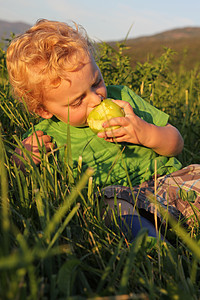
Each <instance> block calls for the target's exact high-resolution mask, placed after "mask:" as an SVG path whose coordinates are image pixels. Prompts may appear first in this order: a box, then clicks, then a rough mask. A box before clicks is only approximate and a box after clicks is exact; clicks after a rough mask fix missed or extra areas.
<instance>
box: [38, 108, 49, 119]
mask: <svg viewBox="0 0 200 300" xmlns="http://www.w3.org/2000/svg"><path fill="white" fill-rule="evenodd" d="M35 112H36V114H38V115H39V116H40V117H42V118H43V119H51V118H52V117H53V114H52V113H50V112H49V111H48V110H46V109H44V108H43V107H39V108H37V109H36V110H35Z"/></svg>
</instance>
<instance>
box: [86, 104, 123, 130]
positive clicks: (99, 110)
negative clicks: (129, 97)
mask: <svg viewBox="0 0 200 300" xmlns="http://www.w3.org/2000/svg"><path fill="white" fill-rule="evenodd" d="M124 116H125V114H124V111H123V109H122V108H121V107H120V106H119V105H117V104H116V103H114V102H113V101H112V100H111V99H104V100H103V101H102V102H101V103H100V104H99V105H98V106H96V107H95V108H94V109H93V110H92V111H91V112H90V114H89V116H88V118H87V122H88V125H89V127H90V129H91V130H92V131H93V132H95V133H98V132H102V131H104V130H105V129H104V128H103V127H102V124H103V123H104V122H105V121H108V120H110V119H112V118H116V117H124ZM118 127H119V126H110V127H107V128H106V131H108V130H114V129H116V128H118Z"/></svg>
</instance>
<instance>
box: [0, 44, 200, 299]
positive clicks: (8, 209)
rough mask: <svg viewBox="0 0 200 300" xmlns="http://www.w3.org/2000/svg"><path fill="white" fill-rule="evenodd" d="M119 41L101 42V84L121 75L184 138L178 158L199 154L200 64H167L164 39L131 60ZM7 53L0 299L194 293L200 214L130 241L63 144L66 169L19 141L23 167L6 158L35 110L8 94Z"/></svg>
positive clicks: (198, 286) (2, 100) (0, 156)
mask: <svg viewBox="0 0 200 300" xmlns="http://www.w3.org/2000/svg"><path fill="white" fill-rule="evenodd" d="M125 50H126V46H125V45H124V44H123V43H122V44H121V43H119V44H117V45H116V48H115V50H114V49H113V48H111V47H110V46H109V45H107V44H105V43H102V44H101V45H100V50H99V53H100V55H99V59H98V64H99V66H100V68H101V70H102V73H103V76H104V78H105V81H106V84H123V85H127V86H129V87H131V88H132V89H133V90H134V91H135V92H136V93H137V94H139V95H141V96H142V97H143V98H144V99H146V100H147V101H150V102H151V103H153V105H155V106H157V107H158V108H160V109H162V110H163V111H166V112H167V113H169V114H170V116H171V118H170V122H171V123H172V124H173V125H175V126H176V127H178V129H179V130H180V132H181V133H182V135H183V137H184V140H185V148H184V151H183V153H182V154H181V155H180V156H179V159H180V160H181V161H182V163H183V165H187V164H190V163H199V162H200V152H199V149H200V147H199V146H200V138H199V137H200V120H199V115H200V74H199V70H198V68H197V67H194V68H193V69H191V70H190V71H187V72H186V71H185V69H184V66H182V67H181V68H180V70H179V72H176V73H175V71H173V70H172V65H171V61H172V59H173V55H174V52H173V51H172V50H171V49H165V51H164V52H163V54H162V55H161V56H160V57H159V58H157V59H155V60H153V61H152V62H148V61H147V62H144V63H143V64H141V63H138V64H137V65H136V66H135V67H134V69H133V68H132V67H131V66H130V59H129V57H128V56H126V55H124V51H125ZM5 55H6V54H5V52H4V51H3V50H1V52H0V72H1V73H0V86H1V89H0V120H1V135H0V143H1V144H0V245H1V246H0V299H3V300H6V299H20V300H21V299H31V300H32V299H35V300H38V299H51V300H54V299H56V300H57V299H86V298H87V299H89V298H90V299H103V297H105V296H107V298H106V299H119V298H117V295H121V298H120V299H198V298H199V297H200V268H199V260H200V246H199V237H200V235H199V222H198V220H197V221H196V222H195V223H194V224H193V226H192V227H191V228H187V229H185V228H184V227H183V226H182V225H181V224H179V223H177V222H175V221H174V220H173V219H171V218H169V217H165V218H167V223H168V222H169V224H170V225H171V226H170V228H168V231H167V233H166V234H167V238H168V240H169V241H170V243H171V244H169V243H165V242H161V241H160V239H159V238H158V241H154V240H150V239H149V238H148V237H147V234H146V231H145V230H141V231H140V233H139V235H138V236H137V238H136V239H135V241H134V242H133V243H132V244H129V243H128V241H127V237H126V236H124V234H123V233H122V232H120V229H119V227H118V226H117V224H116V226H113V227H111V228H108V227H107V226H106V225H105V217H106V210H105V213H104V214H103V216H102V215H101V211H102V207H103V203H102V202H101V201H99V199H98V198H95V197H94V195H95V193H96V192H97V189H96V186H95V182H93V181H92V170H90V169H88V170H87V172H86V173H84V174H82V172H81V158H80V161H79V172H78V175H77V177H74V176H73V173H72V172H71V168H70V166H71V160H70V151H69V145H68V148H66V157H65V162H64V169H63V168H62V167H61V165H60V164H59V162H58V161H56V160H53V161H50V160H49V155H47V154H45V153H43V154H42V163H41V165H40V167H39V168H36V167H35V165H34V164H33V163H32V158H31V157H30V156H29V155H28V153H25V150H24V149H22V151H23V153H24V154H26V155H27V156H28V157H29V161H27V162H25V163H26V170H27V174H26V175H24V174H23V173H22V172H21V171H20V170H19V169H17V167H16V166H15V165H13V164H12V163H11V155H12V153H13V150H14V148H15V147H16V145H18V146H19V147H21V146H22V145H21V139H22V135H23V134H24V133H25V132H26V130H27V129H28V128H29V127H31V126H32V124H34V123H36V122H38V121H39V119H38V118H35V116H33V115H31V114H29V113H28V111H27V110H26V109H24V108H23V107H22V106H21V105H20V104H19V103H18V102H17V100H16V99H15V98H14V97H13V96H12V95H11V88H10V85H9V83H8V78H7V71H6V64H5ZM52 169H53V170H54V172H52ZM158 209H159V208H158ZM162 213H163V212H162V211H161V214H162ZM113 222H114V223H115V222H116V221H115V218H114V221H113ZM122 295H123V297H122ZM112 296H116V298H114V297H113V298H112ZM96 297H98V298H96Z"/></svg>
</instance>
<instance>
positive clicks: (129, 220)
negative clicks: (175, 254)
mask: <svg viewBox="0 0 200 300" xmlns="http://www.w3.org/2000/svg"><path fill="white" fill-rule="evenodd" d="M115 202H116V204H117V207H116V208H117V215H118V224H119V227H120V228H121V230H122V231H123V233H124V234H126V233H127V232H130V233H131V240H132V239H133V238H135V237H136V236H137V234H138V232H139V231H140V229H141V228H145V229H147V232H148V235H149V236H152V237H157V236H158V235H157V232H156V229H155V227H154V225H153V224H152V223H151V222H149V221H148V220H147V219H146V218H144V217H142V216H140V215H138V213H137V211H136V209H135V208H134V205H133V204H131V203H129V202H128V201H126V200H123V199H116V201H115V200H114V198H104V203H105V204H106V206H107V205H108V207H109V210H108V214H107V217H106V224H107V226H109V225H110V224H111V223H112V214H113V213H114V214H115ZM161 238H162V239H163V237H162V236H161Z"/></svg>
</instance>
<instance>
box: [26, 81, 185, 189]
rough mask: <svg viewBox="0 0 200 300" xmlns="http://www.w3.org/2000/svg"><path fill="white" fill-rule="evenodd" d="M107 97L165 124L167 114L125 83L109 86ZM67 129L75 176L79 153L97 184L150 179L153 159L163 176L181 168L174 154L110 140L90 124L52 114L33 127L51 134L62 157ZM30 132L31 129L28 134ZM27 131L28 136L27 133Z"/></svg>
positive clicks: (136, 181)
mask: <svg viewBox="0 0 200 300" xmlns="http://www.w3.org/2000/svg"><path fill="white" fill-rule="evenodd" d="M107 92H108V97H109V98H113V99H119V100H125V101H128V102H129V103H130V104H131V106H132V107H133V110H134V112H135V114H136V115H138V116H139V117H141V118H142V119H144V120H145V121H147V122H149V123H152V124H155V125H157V126H165V125H166V124H167V122H168V118H169V116H168V115H167V114H165V113H164V112H162V111H160V110H158V109H157V108H155V107H153V106H152V105H150V104H149V103H147V102H146V101H144V100H143V99H142V98H140V97H139V96H137V95H136V94H135V93H134V92H133V91H131V90H130V89H129V88H128V87H125V86H108V87H107ZM67 128H69V130H70V140H71V153H72V159H73V172H74V175H75V176H76V173H77V165H78V159H79V156H82V162H83V171H84V170H86V169H87V167H89V166H90V167H92V168H93V169H94V180H95V183H96V184H97V185H99V186H100V187H103V186H107V185H113V184H118V185H124V186H128V185H129V179H128V177H129V178H130V180H131V183H132V185H133V186H134V185H138V184H139V183H141V182H143V181H146V180H149V179H150V178H152V176H153V175H154V168H155V160H157V173H158V174H159V175H164V174H167V173H172V172H174V171H176V170H178V169H180V168H181V167H182V166H181V163H180V162H179V161H178V160H177V159H176V158H175V157H170V158H169V157H165V156H160V155H158V154H156V153H155V152H154V151H153V150H152V149H149V148H146V147H144V146H140V145H135V144H130V143H120V144H116V143H110V142H106V141H105V140H104V139H102V138H99V137H97V135H95V134H94V133H93V132H92V131H91V130H90V128H89V127H73V126H70V125H67V124H66V123H63V122H61V121H59V120H57V119H56V118H55V117H53V118H52V119H48V120H43V121H41V122H40V123H39V124H37V125H36V126H35V130H42V131H43V132H44V133H45V134H48V135H50V136H51V137H52V140H53V142H54V143H56V146H57V147H58V148H59V150H58V151H59V158H60V159H61V161H62V160H63V159H64V146H66V145H67V144H69V142H68V141H67ZM28 134H30V131H29V133H28ZM28 134H27V135H28Z"/></svg>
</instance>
